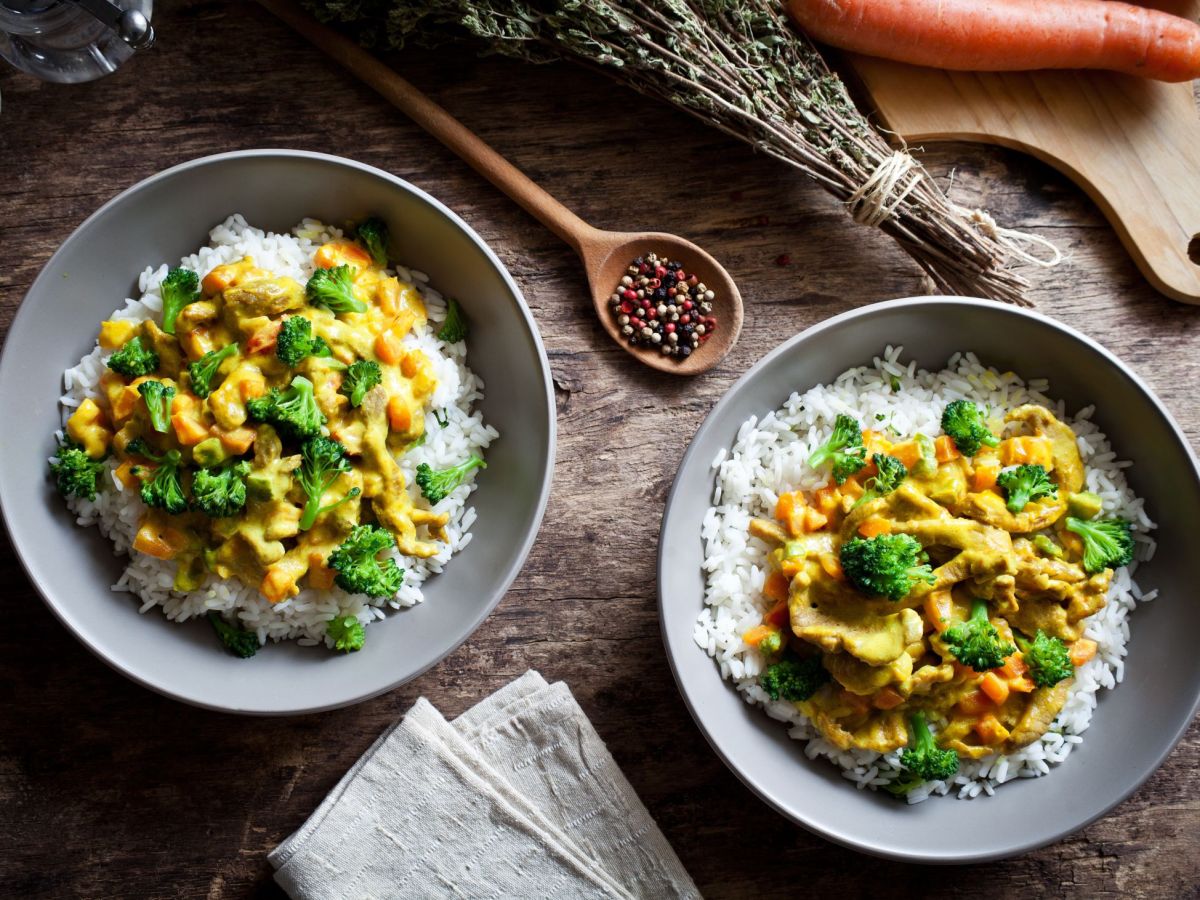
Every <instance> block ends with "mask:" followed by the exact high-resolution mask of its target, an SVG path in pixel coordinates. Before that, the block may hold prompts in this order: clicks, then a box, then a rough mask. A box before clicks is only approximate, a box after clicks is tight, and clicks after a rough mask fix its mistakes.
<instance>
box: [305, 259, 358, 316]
mask: <svg viewBox="0 0 1200 900" xmlns="http://www.w3.org/2000/svg"><path fill="white" fill-rule="evenodd" d="M304 294H305V296H306V297H308V302H309V303H311V304H312V305H313V306H323V307H325V308H326V309H327V310H329V311H330V312H332V313H333V314H334V315H337V314H338V313H352V312H359V313H360V312H366V309H367V304H365V303H363V302H362V301H361V300H359V299H358V298H357V297H355V296H354V269H353V268H351V267H350V266H334V267H333V268H332V269H317V271H315V272H313V273H312V278H310V279H308V284H306V285H305V286H304Z"/></svg>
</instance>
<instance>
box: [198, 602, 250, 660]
mask: <svg viewBox="0 0 1200 900" xmlns="http://www.w3.org/2000/svg"><path fill="white" fill-rule="evenodd" d="M208 621H209V622H210V623H211V624H212V627H213V631H215V632H216V633H217V638H218V639H219V640H220V641H221V646H222V647H224V648H225V649H226V650H228V651H229V652H230V653H232V654H233V655H234V656H240V657H241V658H242V659H249V658H250V657H252V656H253V655H254V654H255V653H257V652H258V651H259V648H260V647H262V644H260V643H259V642H258V635H257V634H255V633H254V632H253V631H246V630H245V629H242V628H238V627H237V626H236V625H230V624H229V623H228V622H226V621H225V620H224V619H223V618H221V615H220V613H216V612H210V613H209V614H208Z"/></svg>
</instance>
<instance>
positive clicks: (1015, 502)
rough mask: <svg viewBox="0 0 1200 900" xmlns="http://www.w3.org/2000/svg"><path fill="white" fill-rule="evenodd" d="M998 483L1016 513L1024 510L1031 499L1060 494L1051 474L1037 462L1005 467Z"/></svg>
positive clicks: (1009, 505)
mask: <svg viewBox="0 0 1200 900" xmlns="http://www.w3.org/2000/svg"><path fill="white" fill-rule="evenodd" d="M996 483H997V484H998V485H1000V487H1002V488H1004V495H1005V496H1006V497H1007V498H1008V511H1009V512H1010V513H1013V514H1014V515H1015V514H1017V513H1019V512H1020V511H1021V510H1023V509H1024V508H1025V504H1027V503H1028V502H1029V501H1030V500H1038V499H1040V498H1042V497H1057V496H1058V487H1057V486H1056V485H1055V484H1054V482H1053V481H1051V480H1050V474H1049V473H1048V472H1047V471H1046V470H1045V468H1044V467H1042V466H1039V465H1037V464H1036V463H1033V464H1031V463H1025V464H1024V465H1020V466H1014V467H1013V468H1011V469H1005V470H1004V471H1003V472H1001V473H1000V475H999V476H998V477H997V478H996Z"/></svg>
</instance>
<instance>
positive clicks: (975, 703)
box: [954, 691, 992, 716]
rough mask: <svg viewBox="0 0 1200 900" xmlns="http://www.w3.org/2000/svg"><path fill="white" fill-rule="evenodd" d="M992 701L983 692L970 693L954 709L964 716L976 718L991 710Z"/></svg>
mask: <svg viewBox="0 0 1200 900" xmlns="http://www.w3.org/2000/svg"><path fill="white" fill-rule="evenodd" d="M991 705H992V701H991V700H989V699H988V696H987V694H985V693H984V692H983V691H971V693H969V694H967V695H966V696H965V697H963V698H962V699H961V700H959V701H958V705H957V706H955V707H954V708H955V709H956V710H958V712H960V713H962V714H963V715H964V716H977V715H979V714H980V713H982V712H984V711H985V710H988V709H990V708H991Z"/></svg>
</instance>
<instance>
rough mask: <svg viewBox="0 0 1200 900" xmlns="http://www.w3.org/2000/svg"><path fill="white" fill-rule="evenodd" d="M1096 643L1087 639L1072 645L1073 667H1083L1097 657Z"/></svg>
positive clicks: (1081, 639)
mask: <svg viewBox="0 0 1200 900" xmlns="http://www.w3.org/2000/svg"><path fill="white" fill-rule="evenodd" d="M1096 649H1097V647H1096V642H1095V641H1092V640H1088V639H1087V638H1080V639H1079V640H1077V641H1075V643H1073V644H1072V645H1071V654H1070V655H1071V665H1073V666H1082V665H1083V664H1084V663H1085V662H1087V661H1088V660H1089V659H1091V658H1092V657H1093V656H1095V655H1096Z"/></svg>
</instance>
